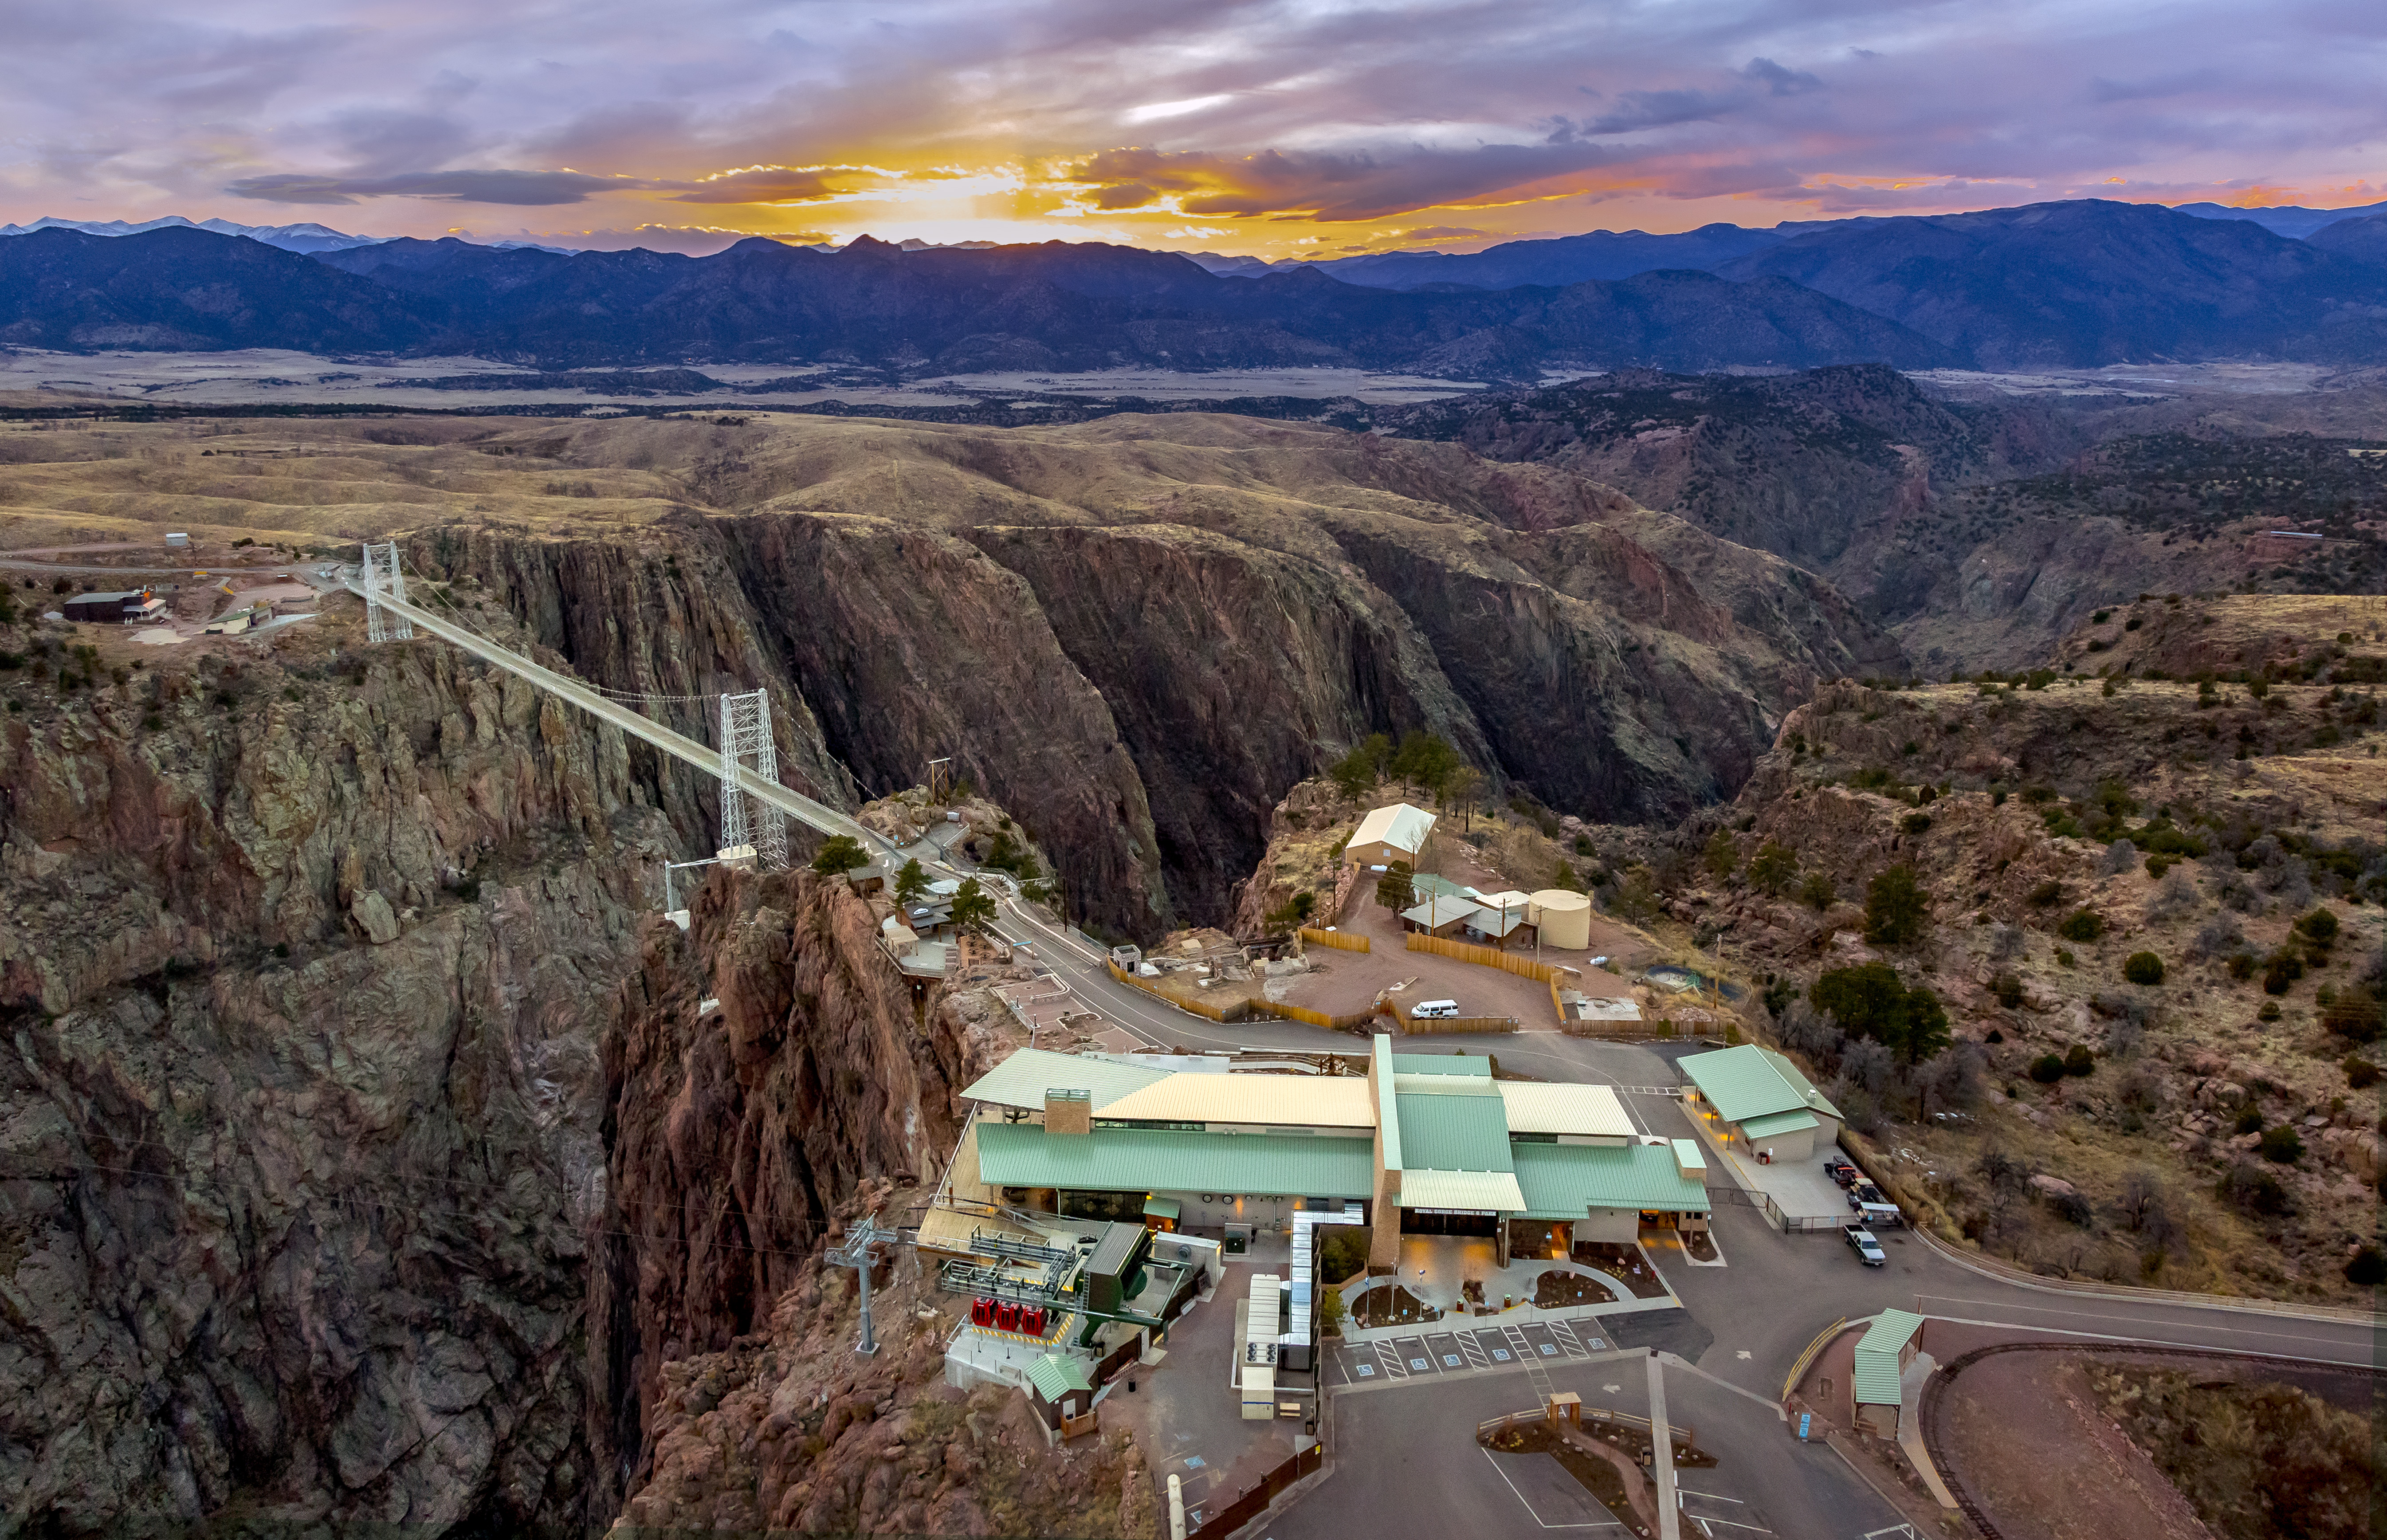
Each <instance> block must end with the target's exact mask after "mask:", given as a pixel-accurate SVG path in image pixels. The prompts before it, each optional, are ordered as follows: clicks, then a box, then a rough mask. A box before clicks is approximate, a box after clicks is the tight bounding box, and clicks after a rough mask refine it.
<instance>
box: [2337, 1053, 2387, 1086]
mask: <svg viewBox="0 0 2387 1540" xmlns="http://www.w3.org/2000/svg"><path fill="white" fill-rule="evenodd" d="M2379 1074H2380V1071H2379V1067H2378V1066H2377V1065H2375V1064H2372V1063H2371V1062H2370V1061H2369V1060H2368V1059H2366V1058H2364V1057H2363V1056H2362V1055H2361V1054H2347V1055H2345V1083H2346V1086H2347V1088H2348V1089H2350V1090H2354V1091H2368V1090H2369V1089H2370V1088H2371V1087H2372V1086H2375V1085H2377V1084H2378V1083H2379Z"/></svg>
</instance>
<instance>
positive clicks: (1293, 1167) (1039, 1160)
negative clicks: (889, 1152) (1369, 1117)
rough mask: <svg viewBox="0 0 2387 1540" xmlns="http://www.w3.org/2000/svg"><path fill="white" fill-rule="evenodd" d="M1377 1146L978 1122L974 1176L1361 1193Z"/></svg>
mask: <svg viewBox="0 0 2387 1540" xmlns="http://www.w3.org/2000/svg"><path fill="white" fill-rule="evenodd" d="M1372 1151H1373V1146H1372V1144H1371V1143H1370V1141H1368V1140H1365V1139H1334V1138H1326V1137H1320V1136H1312V1135H1307V1134H1259V1133H1244V1134H1231V1133H1186V1132H1179V1131H1176V1130H1167V1129H1096V1130H1094V1131H1093V1132H1092V1133H1061V1134H1048V1133H1046V1132H1045V1131H1044V1130H1043V1128H1042V1127H1041V1126H1040V1125H1037V1124H1033V1123H995V1122H985V1121H981V1122H980V1123H979V1126H978V1169H979V1179H980V1180H984V1181H986V1182H988V1183H990V1184H991V1185H993V1186H997V1187H1074V1188H1082V1189H1086V1190H1089V1191H1092V1192H1098V1193H1133V1192H1144V1193H1303V1194H1305V1195H1307V1196H1311V1197H1320V1198H1364V1197H1367V1196H1368V1195H1369V1193H1370V1191H1371V1190H1372V1186H1373V1181H1374V1163H1373V1160H1372V1158H1371V1156H1372Z"/></svg>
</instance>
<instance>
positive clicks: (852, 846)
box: [813, 834, 870, 873]
mask: <svg viewBox="0 0 2387 1540" xmlns="http://www.w3.org/2000/svg"><path fill="white" fill-rule="evenodd" d="M867 865H870V852H868V851H866V850H864V849H863V848H862V841H861V840H859V839H854V838H852V836H851V835H844V834H832V835H830V836H829V837H828V838H827V839H824V840H823V841H821V848H820V853H819V854H817V855H815V856H814V857H813V870H814V871H816V872H822V873H829V872H850V871H852V870H853V869H854V868H855V867H856V866H867Z"/></svg>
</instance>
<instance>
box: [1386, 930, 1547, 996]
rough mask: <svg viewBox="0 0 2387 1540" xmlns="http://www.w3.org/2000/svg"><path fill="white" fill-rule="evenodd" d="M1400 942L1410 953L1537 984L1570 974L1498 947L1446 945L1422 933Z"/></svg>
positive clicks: (1465, 943) (1439, 939) (1463, 944)
mask: <svg viewBox="0 0 2387 1540" xmlns="http://www.w3.org/2000/svg"><path fill="white" fill-rule="evenodd" d="M1403 940H1405V941H1406V942H1407V943H1408V949H1409V950H1410V951H1411V952H1431V953H1434V954H1435V955H1436V956H1440V957H1456V958H1458V959H1459V961H1460V962H1462V963H1476V964H1480V965H1481V966H1484V967H1487V968H1498V969H1499V970H1500V971H1501V972H1503V973H1514V974H1520V975H1522V976H1523V977H1525V978H1531V979H1533V980H1534V981H1535V982H1536V983H1542V984H1547V983H1549V982H1551V981H1552V980H1554V979H1556V978H1558V976H1559V975H1560V974H1561V973H1564V972H1567V971H1569V970H1567V969H1565V968H1561V967H1560V966H1558V965H1557V964H1556V963H1536V962H1535V961H1534V960H1533V959H1532V958H1531V957H1520V956H1518V955H1516V954H1515V953H1509V952H1503V951H1501V950H1500V949H1499V948H1497V947H1490V946H1477V945H1476V944H1475V943H1474V942H1472V941H1446V940H1443V939H1442V938H1441V937H1439V936H1429V935H1427V934H1426V933H1425V932H1424V931H1422V930H1412V931H1410V932H1408V935H1407V936H1405V937H1404V938H1403Z"/></svg>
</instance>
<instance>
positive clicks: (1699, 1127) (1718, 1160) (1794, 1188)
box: [1683, 1111, 1853, 1222]
mask: <svg viewBox="0 0 2387 1540" xmlns="http://www.w3.org/2000/svg"><path fill="white" fill-rule="evenodd" d="M1683 1120H1684V1121H1685V1122H1687V1123H1688V1124H1690V1126H1691V1128H1692V1129H1693V1130H1695V1131H1697V1133H1698V1134H1699V1144H1700V1146H1701V1147H1702V1148H1704V1149H1705V1150H1706V1151H1707V1153H1708V1157H1709V1158H1710V1159H1711V1161H1713V1162H1714V1163H1715V1164H1717V1165H1719V1166H1721V1167H1723V1168H1724V1173H1725V1174H1726V1175H1727V1176H1729V1177H1731V1178H1732V1182H1733V1185H1734V1186H1736V1187H1737V1188H1739V1189H1740V1190H1741V1191H1742V1192H1744V1193H1763V1194H1764V1195H1765V1196H1767V1197H1769V1198H1772V1199H1773V1200H1774V1206H1775V1207H1777V1208H1779V1209H1780V1210H1781V1211H1782V1212H1783V1213H1785V1214H1787V1215H1788V1216H1789V1217H1790V1218H1794V1219H1806V1218H1838V1219H1840V1220H1842V1221H1844V1222H1847V1221H1850V1220H1851V1219H1852V1218H1853V1216H1852V1215H1851V1214H1850V1212H1849V1202H1848V1194H1847V1193H1843V1192H1842V1191H1841V1190H1840V1185H1839V1183H1838V1182H1836V1181H1834V1180H1832V1179H1831V1178H1829V1177H1827V1176H1825V1174H1824V1157H1823V1156H1822V1155H1814V1156H1811V1157H1810V1158H1809V1159H1808V1160H1807V1161H1805V1162H1803V1163H1801V1164H1799V1165H1791V1164H1789V1163H1787V1162H1786V1163H1784V1164H1782V1165H1778V1166H1760V1165H1759V1164H1758V1163H1757V1162H1756V1161H1754V1160H1751V1159H1749V1157H1748V1156H1746V1155H1740V1154H1738V1153H1737V1152H1736V1151H1734V1150H1732V1149H1730V1148H1728V1147H1726V1146H1725V1145H1724V1143H1723V1142H1721V1141H1719V1140H1718V1139H1717V1138H1716V1136H1715V1130H1713V1129H1711V1128H1709V1127H1708V1120H1707V1119H1706V1118H1704V1117H1699V1115H1698V1114H1697V1113H1693V1112H1688V1111H1686V1112H1685V1113H1684V1115H1683Z"/></svg>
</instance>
